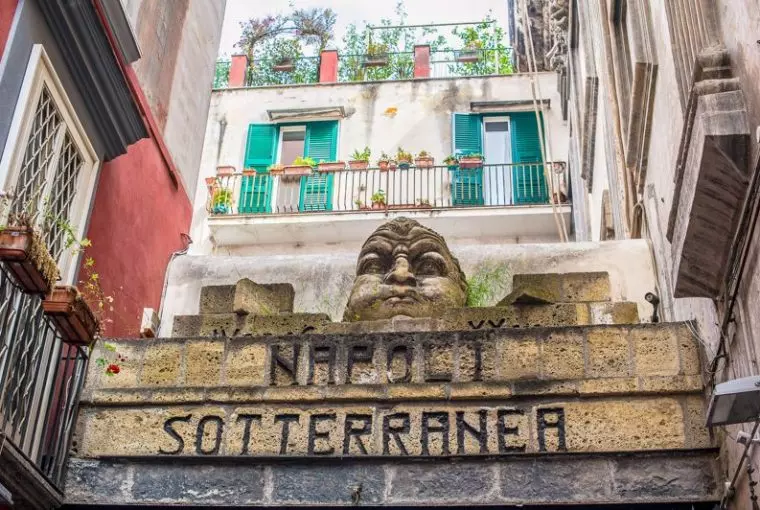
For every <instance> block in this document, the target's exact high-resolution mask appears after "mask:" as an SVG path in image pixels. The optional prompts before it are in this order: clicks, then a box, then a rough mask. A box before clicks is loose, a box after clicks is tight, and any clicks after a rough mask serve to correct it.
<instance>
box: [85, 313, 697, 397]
mask: <svg viewBox="0 0 760 510" xmlns="http://www.w3.org/2000/svg"><path fill="white" fill-rule="evenodd" d="M110 342H111V343H112V344H113V345H114V346H115V347H116V349H117V351H118V352H119V353H121V354H124V355H125V356H126V357H127V361H125V362H124V363H122V371H121V373H119V374H118V375H117V376H115V377H105V376H104V375H103V374H102V370H101V369H100V368H99V367H98V366H97V365H96V364H94V363H93V364H91V366H90V373H89V374H88V380H87V382H88V384H87V387H86V388H85V392H84V395H83V399H84V400H85V401H88V400H92V394H93V392H94V391H96V390H103V389H109V388H121V389H126V388H132V389H139V390H154V389H159V388H167V389H171V388H194V389H197V388H214V389H217V390H222V391H227V390H229V389H235V388H239V387H261V388H267V387H271V386H283V387H288V388H292V387H293V386H315V387H321V386H329V385H330V384H336V385H338V386H347V385H355V386H356V385H373V384H386V383H390V384H394V385H395V384H399V383H402V382H411V383H416V384H422V383H431V382H453V383H466V382H484V383H493V382H502V383H508V382H512V381H523V380H531V381H558V382H560V381H567V380H581V379H586V380H605V379H613V378H620V377H622V378H639V380H638V381H637V382H635V383H634V384H632V385H628V386H627V387H628V388H630V389H631V390H639V389H643V390H646V391H657V388H660V390H661V391H671V389H675V390H676V391H680V388H682V387H683V386H684V385H686V386H688V387H692V386H695V382H694V381H695V380H696V379H695V377H696V376H698V375H699V374H700V363H699V358H700V353H699V346H698V344H697V342H696V341H695V340H694V338H693V337H692V335H691V333H690V331H689V329H688V328H687V327H686V325H684V324H678V323H673V324H667V323H661V324H646V325H627V326H613V325H599V326H578V327H562V328H528V329H522V328H500V329H483V330H478V331H460V332H417V333H398V332H396V333H369V334H363V333H352V334H344V335H337V334H333V335H318V334H313V335H287V336H276V337H274V336H271V337H235V338H224V337H217V338H185V339H179V338H171V339H151V340H141V341H139V342H135V341H120V340H113V341H110ZM296 353H298V355H297V356H296ZM111 354H113V353H109V352H107V351H105V350H104V349H103V347H102V346H101V347H98V348H97V349H96V352H95V353H93V357H95V358H97V357H101V356H102V357H105V358H106V359H108V357H109V356H110V355H111ZM276 360H279V361H276ZM288 367H290V368H288ZM682 376H683V377H682ZM687 376H695V377H691V380H690V381H688V382H685V381H686V379H688V377H687ZM657 378H660V379H657ZM679 378H680V379H679ZM618 382H619V381H618ZM558 384H559V383H558ZM604 385H605V383H604V382H597V383H588V384H586V386H587V388H586V389H584V390H583V391H589V392H593V390H592V389H591V387H592V386H596V387H603V386H604ZM644 385H648V386H647V387H646V388H644ZM302 391H306V390H302ZM309 391H314V390H309ZM579 391H581V390H579ZM583 391H581V392H583Z"/></svg>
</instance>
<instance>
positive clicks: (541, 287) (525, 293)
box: [496, 272, 611, 306]
mask: <svg viewBox="0 0 760 510" xmlns="http://www.w3.org/2000/svg"><path fill="white" fill-rule="evenodd" d="M512 288H513V289H514V290H513V292H512V293H510V295H508V296H507V297H505V298H504V299H503V300H502V301H500V302H499V303H498V304H497V305H496V306H507V305H511V304H513V303H515V302H520V301H522V302H526V303H527V302H539V303H540V302H544V303H591V302H598V301H610V300H611V292H610V275H609V273H607V272H579V273H538V274H516V275H514V277H513V279H512Z"/></svg>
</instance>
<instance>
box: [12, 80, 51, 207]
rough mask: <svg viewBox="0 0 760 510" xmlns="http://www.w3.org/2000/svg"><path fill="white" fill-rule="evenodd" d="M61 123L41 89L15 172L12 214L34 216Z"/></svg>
mask: <svg viewBox="0 0 760 510" xmlns="http://www.w3.org/2000/svg"><path fill="white" fill-rule="evenodd" d="M62 122H63V120H62V119H61V115H60V113H59V112H58V109H57V108H56V106H55V104H54V103H53V98H52V96H51V95H50V92H49V91H48V89H47V87H44V86H43V88H42V93H41V94H40V100H39V102H38V104H37V109H36V110H35V112H34V120H33V121H32V130H31V133H30V134H29V140H28V141H27V143H26V151H25V152H24V161H23V163H22V164H21V171H20V172H19V177H18V181H17V182H18V184H17V187H16V192H15V197H16V198H15V200H14V204H13V208H12V212H13V213H14V214H21V213H24V212H28V213H30V214H33V215H34V214H37V213H38V210H37V207H38V206H39V200H40V198H41V195H42V192H43V188H44V186H45V182H46V179H47V175H46V174H47V170H48V167H49V165H50V162H51V160H52V159H53V157H54V156H55V139H56V135H57V134H58V132H59V128H60V126H61V123H62Z"/></svg>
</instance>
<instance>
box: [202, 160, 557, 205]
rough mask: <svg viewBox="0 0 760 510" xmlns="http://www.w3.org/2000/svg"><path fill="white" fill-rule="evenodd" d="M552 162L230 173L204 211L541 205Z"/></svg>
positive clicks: (212, 189)
mask: <svg viewBox="0 0 760 510" xmlns="http://www.w3.org/2000/svg"><path fill="white" fill-rule="evenodd" d="M557 165H561V166H564V163H546V164H544V163H516V164H502V165H482V166H480V167H477V168H459V167H447V166H431V167H414V166H412V167H411V168H406V169H402V168H397V169H395V170H384V171H383V170H380V169H379V168H368V169H366V170H338V171H334V172H312V173H310V174H308V175H284V174H283V175H270V174H269V173H257V174H254V175H243V174H232V175H227V176H217V177H216V178H211V179H209V180H207V186H208V198H207V202H206V209H207V211H208V212H209V214H211V215H212V216H225V215H251V214H300V213H332V212H341V213H342V212H353V213H361V212H372V211H388V210H393V211H402V210H403V211H413V210H421V211H424V210H434V209H451V208H459V207H511V206H525V205H541V204H548V203H549V192H548V187H547V184H546V183H547V181H546V179H547V178H551V176H552V175H553V172H552V171H551V170H552V169H553V168H557ZM557 200H558V201H560V202H561V201H563V200H564V196H561V197H559V198H557Z"/></svg>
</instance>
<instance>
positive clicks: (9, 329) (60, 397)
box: [0, 264, 87, 508]
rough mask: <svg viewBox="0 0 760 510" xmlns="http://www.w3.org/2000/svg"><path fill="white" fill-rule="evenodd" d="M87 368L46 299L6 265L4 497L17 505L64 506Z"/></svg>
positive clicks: (0, 286) (1, 274)
mask: <svg viewBox="0 0 760 510" xmlns="http://www.w3.org/2000/svg"><path fill="white" fill-rule="evenodd" d="M86 366H87V352H86V348H81V347H75V346H70V345H68V344H65V343H63V341H62V340H61V336H60V334H59V333H58V331H57V329H56V328H55V327H54V326H53V324H52V323H51V322H50V320H49V319H48V318H47V316H46V315H45V314H44V313H43V311H42V299H41V298H40V297H39V296H37V295H32V294H27V293H25V292H23V291H22V290H21V289H20V288H19V287H18V286H17V285H16V283H15V282H14V280H13V278H12V277H11V276H10V275H9V274H8V273H7V272H6V270H5V268H4V267H3V266H2V264H0V489H2V488H3V486H4V487H6V488H7V489H8V490H9V491H10V497H12V498H13V503H14V504H16V505H20V506H23V507H27V506H30V507H38V508H49V507H53V506H58V505H60V504H61V503H62V501H63V493H62V484H63V483H62V482H63V478H64V475H65V465H66V458H67V455H68V451H69V448H70V446H71V435H72V432H73V430H74V424H75V419H76V410H77V405H78V402H79V395H80V391H81V389H82V385H83V383H84V377H85V370H86ZM1 496H3V494H2V493H1V492H0V506H2V500H3V498H2V497H1ZM6 497H8V495H6Z"/></svg>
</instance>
